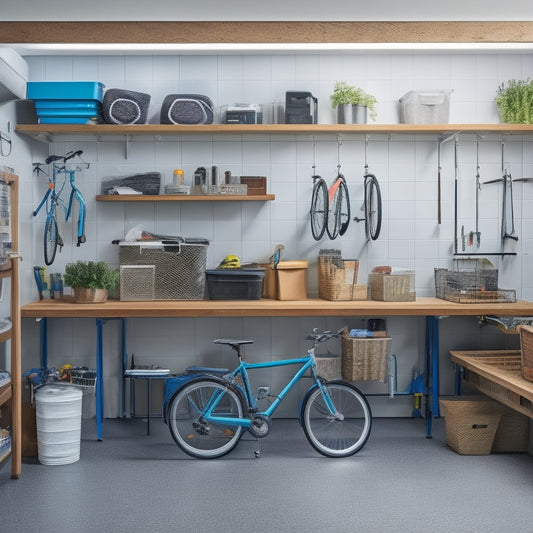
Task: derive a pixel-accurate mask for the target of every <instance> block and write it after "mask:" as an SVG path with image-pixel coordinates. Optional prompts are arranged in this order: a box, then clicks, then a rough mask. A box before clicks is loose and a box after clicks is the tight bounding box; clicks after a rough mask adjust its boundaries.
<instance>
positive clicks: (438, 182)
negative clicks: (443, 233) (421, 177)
mask: <svg viewBox="0 0 533 533" xmlns="http://www.w3.org/2000/svg"><path fill="white" fill-rule="evenodd" d="M440 146H441V142H440V141H439V142H438V145H437V223H438V224H440V223H441V222H442V216H441V185H440V174H441V171H442V167H441V166H440Z"/></svg>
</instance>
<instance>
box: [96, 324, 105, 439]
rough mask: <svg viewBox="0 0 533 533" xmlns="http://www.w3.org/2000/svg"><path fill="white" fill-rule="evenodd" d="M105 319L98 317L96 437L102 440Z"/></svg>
mask: <svg viewBox="0 0 533 533" xmlns="http://www.w3.org/2000/svg"><path fill="white" fill-rule="evenodd" d="M102 325H103V319H101V318H97V319H96V438H97V439H98V440H102V433H103V422H104V386H103V368H104V357H103V339H102V335H103V333H102Z"/></svg>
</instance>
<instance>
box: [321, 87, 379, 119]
mask: <svg viewBox="0 0 533 533" xmlns="http://www.w3.org/2000/svg"><path fill="white" fill-rule="evenodd" d="M330 98H331V105H332V106H333V107H337V106H339V105H342V104H352V105H363V106H366V107H367V109H368V114H369V116H370V118H371V119H372V120H376V117H377V112H376V104H377V102H378V101H377V99H376V97H375V96H373V95H372V94H370V93H367V92H366V91H363V89H361V88H360V87H355V86H354V85H350V84H349V83H346V82H345V81H338V82H336V83H335V85H334V87H333V94H332V95H331V97H330Z"/></svg>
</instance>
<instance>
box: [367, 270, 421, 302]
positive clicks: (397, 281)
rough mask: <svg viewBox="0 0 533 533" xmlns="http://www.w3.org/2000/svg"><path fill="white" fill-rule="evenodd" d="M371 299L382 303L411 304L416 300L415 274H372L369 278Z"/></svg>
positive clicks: (412, 272) (411, 272)
mask: <svg viewBox="0 0 533 533" xmlns="http://www.w3.org/2000/svg"><path fill="white" fill-rule="evenodd" d="M368 279H369V285H370V298H372V300H379V301H381V302H411V301H415V300H416V292H415V273H414V271H405V272H403V273H401V274H400V273H398V274H394V273H392V274H385V273H383V272H371V273H370V274H369V276H368Z"/></svg>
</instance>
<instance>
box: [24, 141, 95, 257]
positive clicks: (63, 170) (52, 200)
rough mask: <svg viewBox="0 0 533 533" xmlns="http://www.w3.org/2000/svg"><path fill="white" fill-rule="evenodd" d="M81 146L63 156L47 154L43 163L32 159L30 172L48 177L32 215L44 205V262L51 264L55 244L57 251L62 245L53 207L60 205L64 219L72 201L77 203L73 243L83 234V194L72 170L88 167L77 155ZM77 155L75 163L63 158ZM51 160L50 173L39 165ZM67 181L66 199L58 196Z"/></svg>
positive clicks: (83, 239)
mask: <svg viewBox="0 0 533 533" xmlns="http://www.w3.org/2000/svg"><path fill="white" fill-rule="evenodd" d="M82 153H83V152H82V150H77V151H75V152H74V151H73V152H68V153H67V154H65V155H64V156H57V155H50V156H48V157H47V158H46V161H45V163H33V172H34V173H35V174H36V175H39V174H44V175H45V176H46V177H47V178H48V188H47V190H46V193H45V195H44V196H43V199H42V200H41V202H40V203H39V205H38V206H37V208H36V209H35V211H33V216H34V217H35V216H37V214H38V213H39V211H40V210H41V208H42V207H43V206H46V222H45V226H44V234H43V251H44V262H45V264H46V265H51V264H52V263H53V262H54V259H55V257H56V253H57V248H58V247H59V251H61V249H62V248H63V245H64V242H63V238H62V237H61V235H60V233H59V228H58V223H57V207H58V206H60V207H61V208H62V209H63V211H64V212H65V221H68V220H69V218H70V215H71V214H72V208H73V204H74V201H76V202H77V203H78V206H79V209H78V224H77V244H76V245H77V246H80V245H81V244H83V243H84V242H85V240H86V237H85V198H84V196H83V193H82V192H81V191H80V189H79V188H78V186H77V185H76V173H77V172H80V171H81V170H83V169H86V168H88V167H89V163H86V162H85V161H83V160H82V159H81V154H82ZM75 157H77V158H79V159H80V160H81V161H82V162H81V163H78V164H68V165H67V161H69V160H71V159H74V158H75ZM50 163H52V174H51V175H50V173H49V172H47V171H45V170H43V168H42V167H43V165H50ZM61 175H64V179H63V182H62V183H61V184H59V185H58V178H59V177H60V176H61ZM67 176H68V181H69V184H70V195H69V200H68V202H65V201H64V200H63V199H62V198H61V194H62V192H63V189H64V187H65V185H66V183H67Z"/></svg>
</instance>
